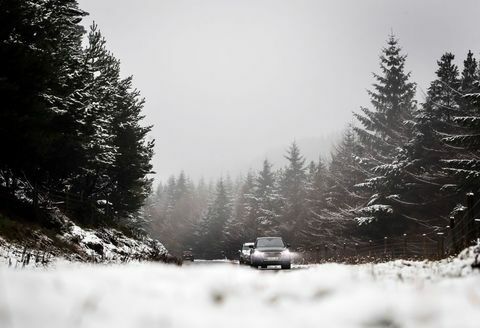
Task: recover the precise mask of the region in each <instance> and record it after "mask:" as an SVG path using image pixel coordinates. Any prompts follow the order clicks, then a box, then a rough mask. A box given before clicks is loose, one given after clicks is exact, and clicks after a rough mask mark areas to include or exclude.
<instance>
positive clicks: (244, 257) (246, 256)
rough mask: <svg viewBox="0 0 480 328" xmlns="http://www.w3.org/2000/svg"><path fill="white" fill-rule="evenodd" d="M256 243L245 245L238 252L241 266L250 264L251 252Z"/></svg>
mask: <svg viewBox="0 0 480 328" xmlns="http://www.w3.org/2000/svg"><path fill="white" fill-rule="evenodd" d="M253 245H254V243H244V244H243V245H242V249H241V250H239V251H238V252H239V253H240V264H250V250H251V249H252V247H253Z"/></svg>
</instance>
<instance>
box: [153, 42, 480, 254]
mask: <svg viewBox="0 0 480 328" xmlns="http://www.w3.org/2000/svg"><path fill="white" fill-rule="evenodd" d="M406 63H407V56H406V54H405V53H404V52H403V51H402V49H401V47H400V45H399V41H398V39H397V38H396V37H395V36H394V35H390V36H389V38H388V40H387V44H386V46H385V47H384V48H383V49H382V50H381V56H380V69H379V72H378V73H376V74H374V80H373V82H372V86H371V88H370V91H368V94H369V96H370V100H371V104H370V106H369V107H360V110H354V111H353V116H354V117H353V121H354V123H352V124H350V125H348V126H347V127H346V129H345V131H344V133H343V138H342V140H341V141H340V142H339V143H338V144H337V145H335V147H334V150H333V151H332V153H331V157H330V158H328V159H324V158H320V159H318V161H314V162H310V163H306V161H305V158H304V157H303V156H302V154H301V150H300V149H299V147H298V146H297V145H296V143H295V142H294V143H292V144H291V146H290V147H289V148H288V151H287V152H286V154H285V157H286V159H287V160H288V164H287V165H286V166H285V167H279V168H274V167H273V165H272V164H271V163H270V162H269V161H268V159H265V162H264V163H263V167H261V168H258V170H251V171H249V172H248V173H247V174H246V175H245V176H243V177H240V178H238V179H235V180H234V181H233V180H232V178H231V177H229V176H226V177H223V178H220V179H219V180H218V181H216V182H208V183H206V182H205V181H204V180H200V181H199V182H198V183H195V182H194V181H192V180H191V179H189V178H188V175H187V174H186V173H185V172H181V173H180V174H179V175H178V176H176V177H175V176H171V177H170V178H169V179H168V181H166V182H165V183H163V184H162V183H161V184H160V185H159V186H158V188H157V190H156V192H155V193H154V194H152V195H151V196H150V197H149V198H148V201H147V205H146V207H145V213H146V215H147V216H146V219H147V220H148V221H149V222H150V223H149V225H150V228H149V230H150V231H151V233H152V234H153V235H154V236H156V237H158V238H162V241H163V242H164V243H165V245H167V248H168V249H170V250H171V251H173V252H176V253H179V252H181V251H182V250H186V249H192V250H193V251H194V252H195V253H196V255H197V256H199V257H201V258H220V257H224V256H227V257H234V256H235V254H236V251H237V250H238V249H239V247H240V245H241V244H242V243H243V242H249V241H254V240H255V238H256V237H258V236H264V235H279V236H282V237H283V238H284V239H286V240H287V241H288V242H290V243H291V244H292V245H294V246H295V247H296V248H298V249H308V248H309V247H312V246H318V245H320V244H326V243H329V244H330V245H342V244H343V243H344V242H346V241H349V242H352V241H354V242H356V243H359V244H362V243H363V244H365V243H368V241H369V240H372V239H373V240H377V239H382V238H384V236H402V235H404V234H408V235H410V234H416V235H419V234H424V233H425V234H427V233H429V234H431V233H435V232H436V231H441V229H443V228H445V226H447V225H448V224H449V223H450V218H455V217H456V218H459V217H462V216H463V215H466V204H465V198H466V197H465V195H466V194H467V193H476V192H478V186H479V178H480V157H479V156H480V153H479V149H480V148H479V146H480V69H479V67H478V63H477V60H476V59H475V56H474V54H473V53H472V52H468V54H466V57H465V58H464V59H463V65H461V66H460V67H458V66H457V64H456V63H455V55H454V54H452V53H450V52H446V53H444V54H443V55H441V56H440V58H439V59H438V60H437V65H438V67H437V70H436V72H435V79H434V80H433V81H432V82H431V83H430V86H429V87H428V90H427V92H426V94H421V95H418V94H417V85H416V84H415V82H413V81H411V80H412V79H411V73H410V72H409V71H408V70H407V69H406V67H405V66H406ZM418 99H421V100H420V101H419V100H418ZM306 119H307V118H306ZM474 195H475V194H474ZM474 197H475V199H477V198H476V195H475V196H474Z"/></svg>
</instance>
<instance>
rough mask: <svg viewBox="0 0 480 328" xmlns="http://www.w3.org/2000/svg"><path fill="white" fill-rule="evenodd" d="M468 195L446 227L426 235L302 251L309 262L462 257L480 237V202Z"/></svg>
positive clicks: (363, 261)
mask: <svg viewBox="0 0 480 328" xmlns="http://www.w3.org/2000/svg"><path fill="white" fill-rule="evenodd" d="M476 198H477V197H476V195H474V194H473V193H468V194H466V206H464V207H462V208H460V209H459V210H458V211H457V212H456V214H455V215H454V216H452V217H450V219H449V224H448V225H446V226H445V227H440V228H439V227H436V228H432V231H430V232H428V233H422V234H401V235H396V236H384V237H383V238H381V239H374V240H368V241H364V242H352V243H347V242H345V243H323V244H322V243H319V244H317V245H313V246H310V247H308V248H305V249H299V250H298V251H299V253H300V254H301V256H300V259H301V261H302V262H306V263H325V262H342V263H367V262H383V261H388V260H395V259H415V260H424V259H428V260H439V259H443V258H446V257H449V256H453V255H456V254H458V253H459V252H460V251H461V250H463V249H464V248H466V247H468V246H471V245H474V244H476V243H477V242H478V240H479V238H480V215H479V214H480V199H478V198H477V200H476Z"/></svg>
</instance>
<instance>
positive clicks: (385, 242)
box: [383, 236, 388, 257]
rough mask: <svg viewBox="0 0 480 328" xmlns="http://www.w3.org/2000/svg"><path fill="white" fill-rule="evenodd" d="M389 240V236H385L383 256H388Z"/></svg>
mask: <svg viewBox="0 0 480 328" xmlns="http://www.w3.org/2000/svg"><path fill="white" fill-rule="evenodd" d="M387 240H388V237H387V236H385V237H383V256H384V257H387Z"/></svg>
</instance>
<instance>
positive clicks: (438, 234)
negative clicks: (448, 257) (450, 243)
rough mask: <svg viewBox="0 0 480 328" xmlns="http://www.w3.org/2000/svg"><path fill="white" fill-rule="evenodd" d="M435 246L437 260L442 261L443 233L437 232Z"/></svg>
mask: <svg viewBox="0 0 480 328" xmlns="http://www.w3.org/2000/svg"><path fill="white" fill-rule="evenodd" d="M437 236H438V239H437V246H438V258H439V259H442V258H443V256H444V254H445V248H444V247H445V246H444V245H445V243H444V242H443V240H444V237H443V232H437Z"/></svg>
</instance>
